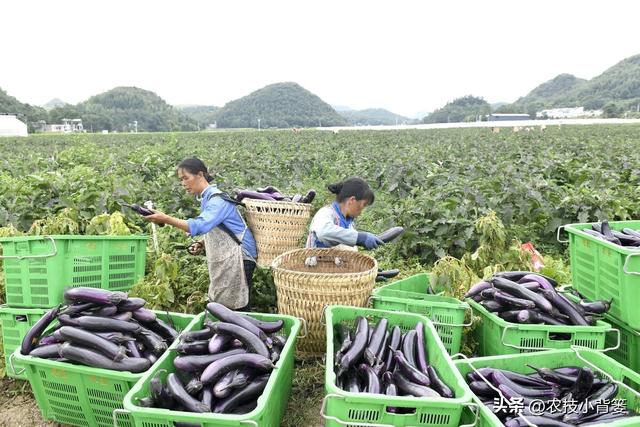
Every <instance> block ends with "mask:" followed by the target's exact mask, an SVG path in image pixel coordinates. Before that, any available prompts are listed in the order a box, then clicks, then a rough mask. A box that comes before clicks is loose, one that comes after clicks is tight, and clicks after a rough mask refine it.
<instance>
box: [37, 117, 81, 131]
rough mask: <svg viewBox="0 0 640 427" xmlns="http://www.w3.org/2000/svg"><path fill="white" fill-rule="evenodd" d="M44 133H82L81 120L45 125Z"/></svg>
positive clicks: (67, 120)
mask: <svg viewBox="0 0 640 427" xmlns="http://www.w3.org/2000/svg"><path fill="white" fill-rule="evenodd" d="M44 131H45V132H60V133H75V132H84V128H83V127H82V119H62V124H53V125H45V127H44Z"/></svg>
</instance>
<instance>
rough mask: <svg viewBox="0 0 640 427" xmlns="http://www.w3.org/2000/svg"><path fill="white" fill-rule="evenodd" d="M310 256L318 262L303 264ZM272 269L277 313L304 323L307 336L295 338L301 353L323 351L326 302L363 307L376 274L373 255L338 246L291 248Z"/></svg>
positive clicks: (278, 258) (313, 353)
mask: <svg viewBox="0 0 640 427" xmlns="http://www.w3.org/2000/svg"><path fill="white" fill-rule="evenodd" d="M309 257H315V258H316V260H317V265H315V266H307V265H305V260H307V258H309ZM336 258H338V259H339V262H336ZM271 268H272V271H273V280H274V282H275V285H276V293H277V297H278V312H279V313H281V314H289V315H292V316H296V317H301V318H303V319H305V320H306V322H307V326H308V330H309V331H308V335H307V337H306V338H303V339H301V340H299V341H298V351H299V353H300V354H301V355H303V356H305V355H306V356H308V355H318V354H322V353H324V351H325V348H326V339H325V327H324V325H323V324H322V320H323V319H322V312H323V310H324V308H325V307H326V306H328V305H349V306H356V307H364V306H365V305H366V304H367V301H368V299H369V296H370V295H371V291H372V290H373V288H374V286H375V279H376V275H377V274H378V262H377V261H376V260H375V259H374V258H372V257H370V256H368V255H364V254H361V253H358V252H356V251H350V250H341V249H296V250H292V251H290V252H287V253H284V254H282V255H280V256H278V257H277V258H276V259H275V260H274V261H273V263H272V264H271Z"/></svg>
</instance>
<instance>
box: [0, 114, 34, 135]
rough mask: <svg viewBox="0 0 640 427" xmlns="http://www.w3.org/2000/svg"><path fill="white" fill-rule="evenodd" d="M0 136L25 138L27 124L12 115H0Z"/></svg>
mask: <svg viewBox="0 0 640 427" xmlns="http://www.w3.org/2000/svg"><path fill="white" fill-rule="evenodd" d="M0 136H27V124H26V123H24V122H22V121H20V120H18V118H17V117H16V116H15V115H12V114H0Z"/></svg>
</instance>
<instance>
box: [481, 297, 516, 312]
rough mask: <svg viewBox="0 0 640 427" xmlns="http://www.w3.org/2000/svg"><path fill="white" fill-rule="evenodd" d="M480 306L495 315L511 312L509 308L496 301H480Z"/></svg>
mask: <svg viewBox="0 0 640 427" xmlns="http://www.w3.org/2000/svg"><path fill="white" fill-rule="evenodd" d="M480 305H481V306H483V307H484V308H486V309H487V311H491V312H493V313H501V312H503V311H509V307H508V306H505V305H502V304H500V303H499V302H498V301H495V300H484V301H480Z"/></svg>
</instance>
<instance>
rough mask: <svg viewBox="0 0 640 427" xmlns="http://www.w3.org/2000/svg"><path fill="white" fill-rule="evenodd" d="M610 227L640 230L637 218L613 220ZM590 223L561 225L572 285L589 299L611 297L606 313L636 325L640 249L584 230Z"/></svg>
mask: <svg viewBox="0 0 640 427" xmlns="http://www.w3.org/2000/svg"><path fill="white" fill-rule="evenodd" d="M609 224H610V225H611V228H612V229H614V230H617V231H621V230H622V229H623V228H631V229H634V230H640V221H614V222H610V223H609ZM591 225H592V223H584V224H570V225H566V226H564V229H565V230H566V231H567V232H568V233H569V253H570V257H571V278H572V281H573V286H574V287H575V288H576V289H577V290H578V291H580V293H582V294H583V295H584V296H585V297H586V298H588V299H590V300H610V299H613V304H612V305H611V310H610V311H609V314H610V315H612V316H613V317H615V318H617V319H619V320H620V321H621V322H622V323H625V324H626V325H628V326H629V327H630V328H632V329H640V310H638V309H637V307H636V306H635V305H636V304H637V302H638V301H640V249H629V248H625V247H622V246H619V245H616V244H613V243H610V242H606V241H604V240H602V239H598V238H596V237H594V236H590V235H588V234H586V233H584V232H583V231H581V230H583V229H585V228H591ZM559 234H560V229H558V235H559Z"/></svg>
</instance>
